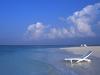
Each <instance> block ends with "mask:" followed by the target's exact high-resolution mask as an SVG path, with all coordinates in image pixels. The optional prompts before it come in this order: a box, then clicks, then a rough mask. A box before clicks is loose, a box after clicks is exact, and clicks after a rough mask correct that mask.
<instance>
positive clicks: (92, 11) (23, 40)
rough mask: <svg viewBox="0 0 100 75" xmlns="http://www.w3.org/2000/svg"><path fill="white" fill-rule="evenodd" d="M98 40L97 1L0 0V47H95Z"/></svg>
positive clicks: (99, 15)
mask: <svg viewBox="0 0 100 75" xmlns="http://www.w3.org/2000/svg"><path fill="white" fill-rule="evenodd" d="M99 38H100V1H99V0H0V44H1V45H15V44H16V45H74V44H75V45H76V44H81V43H83V44H84V43H86V44H89V45H96V44H98V45H99V44H100V39H99Z"/></svg>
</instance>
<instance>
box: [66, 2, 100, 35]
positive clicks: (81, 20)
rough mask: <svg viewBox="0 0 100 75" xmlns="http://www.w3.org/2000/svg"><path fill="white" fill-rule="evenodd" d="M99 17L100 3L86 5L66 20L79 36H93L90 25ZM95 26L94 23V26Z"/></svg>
mask: <svg viewBox="0 0 100 75" xmlns="http://www.w3.org/2000/svg"><path fill="white" fill-rule="evenodd" d="M98 16H99V17H100V3H97V4H95V5H88V6H86V7H85V8H83V9H82V10H80V11H76V12H75V13H74V14H73V15H72V16H69V17H68V18H67V20H68V21H70V22H71V24H73V25H74V26H75V30H76V31H77V32H76V33H78V35H79V36H95V35H96V34H95V32H94V31H93V30H92V25H93V24H94V23H95V22H97V21H96V20H100V19H98ZM94 25H96V23H95V24H94Z"/></svg>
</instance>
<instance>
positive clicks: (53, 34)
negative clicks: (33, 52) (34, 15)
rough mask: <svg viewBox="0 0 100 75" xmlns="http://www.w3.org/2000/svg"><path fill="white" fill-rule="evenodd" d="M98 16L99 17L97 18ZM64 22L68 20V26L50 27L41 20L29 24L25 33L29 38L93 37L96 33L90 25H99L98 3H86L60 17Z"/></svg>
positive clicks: (99, 12) (99, 5)
mask: <svg viewBox="0 0 100 75" xmlns="http://www.w3.org/2000/svg"><path fill="white" fill-rule="evenodd" d="M98 18H99V19H98ZM60 19H61V20H64V21H65V22H68V23H69V22H70V23H71V25H69V28H66V27H51V26H48V25H44V24H43V23H41V22H37V23H36V24H32V25H29V26H28V28H27V31H26V33H25V34H26V35H27V36H28V38H29V39H33V40H36V39H56V38H60V39H62V38H72V37H91V36H92V37H93V36H95V35H96V33H95V32H94V31H93V29H92V28H93V27H92V26H94V25H95V26H100V25H99V24H100V3H97V4H95V5H88V6H86V7H85V8H83V9H82V10H80V11H76V12H75V13H73V15H72V16H69V17H67V18H66V19H64V18H60Z"/></svg>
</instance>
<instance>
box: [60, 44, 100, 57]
mask: <svg viewBox="0 0 100 75" xmlns="http://www.w3.org/2000/svg"><path fill="white" fill-rule="evenodd" d="M60 49H61V50H65V51H71V52H73V53H74V54H81V55H84V54H86V52H88V51H89V50H90V51H93V54H92V55H91V56H95V57H100V46H88V47H68V48H60Z"/></svg>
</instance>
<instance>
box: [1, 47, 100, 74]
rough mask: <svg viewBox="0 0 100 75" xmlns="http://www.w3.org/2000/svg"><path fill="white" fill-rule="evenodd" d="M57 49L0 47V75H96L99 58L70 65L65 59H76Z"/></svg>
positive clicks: (98, 72) (99, 72) (91, 57)
mask: <svg viewBox="0 0 100 75" xmlns="http://www.w3.org/2000/svg"><path fill="white" fill-rule="evenodd" d="M78 56H80V55H76V54H74V53H73V52H69V51H64V50H60V49H59V48H47V47H46V48H45V47H44V48H34V47H23V46H20V47H19V46H17V47H8V46H7V47H0V75H97V74H100V67H99V64H100V58H97V57H94V56H90V57H89V58H90V59H91V60H92V61H91V62H90V63H86V62H82V63H78V64H70V63H67V62H65V61H64V58H65V57H78Z"/></svg>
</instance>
